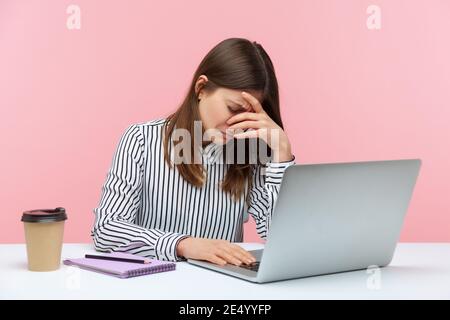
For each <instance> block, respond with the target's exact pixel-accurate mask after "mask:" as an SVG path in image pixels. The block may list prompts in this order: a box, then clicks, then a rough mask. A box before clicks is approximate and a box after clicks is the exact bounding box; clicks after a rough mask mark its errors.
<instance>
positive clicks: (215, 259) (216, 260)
mask: <svg viewBox="0 0 450 320" xmlns="http://www.w3.org/2000/svg"><path fill="white" fill-rule="evenodd" d="M207 260H208V261H209V262H212V263H215V264H218V265H220V266H224V265H226V264H227V262H226V261H225V260H224V259H222V258H220V257H218V256H216V255H214V254H213V255H211V256H210V257H209V258H208V259H207Z"/></svg>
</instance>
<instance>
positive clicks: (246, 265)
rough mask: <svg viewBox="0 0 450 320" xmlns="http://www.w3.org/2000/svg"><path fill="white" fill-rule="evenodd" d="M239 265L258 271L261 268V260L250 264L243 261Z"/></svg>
mask: <svg viewBox="0 0 450 320" xmlns="http://www.w3.org/2000/svg"><path fill="white" fill-rule="evenodd" d="M239 267H241V268H244V269H248V270H252V271H255V272H257V271H258V269H259V261H256V262H252V263H250V264H245V263H243V264H241V265H240V266H239Z"/></svg>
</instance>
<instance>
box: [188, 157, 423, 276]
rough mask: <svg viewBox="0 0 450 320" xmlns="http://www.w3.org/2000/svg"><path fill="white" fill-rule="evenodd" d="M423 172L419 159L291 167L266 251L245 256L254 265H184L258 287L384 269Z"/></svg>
mask: <svg viewBox="0 0 450 320" xmlns="http://www.w3.org/2000/svg"><path fill="white" fill-rule="evenodd" d="M420 167H421V160H420V159H405V160H386V161H365V162H345V163H323V164H295V165H292V166H290V167H288V168H287V169H286V171H285V174H284V176H283V180H282V183H281V186H280V191H279V194H278V199H277V201H276V204H275V207H274V211H273V214H272V221H271V225H270V228H269V232H268V236H267V239H266V243H265V246H264V249H262V250H253V251H249V252H250V253H251V254H252V255H253V256H254V257H255V258H256V260H257V261H256V262H255V263H254V264H252V265H245V264H242V265H241V266H235V265H232V264H226V265H225V266H220V265H217V264H214V263H211V262H207V261H202V260H194V259H188V260H187V261H188V263H190V264H193V265H196V266H199V267H203V268H207V269H211V270H214V271H217V272H221V273H224V274H227V275H230V276H234V277H237V278H240V279H243V280H247V281H251V282H256V283H265V282H273V281H280V280H287V279H295V278H302V277H310V276H317V275H324V274H332V273H339V272H345V271H353V270H361V269H366V268H369V267H371V268H373V267H374V266H377V267H380V268H381V267H385V266H387V265H388V264H389V263H390V262H391V260H392V257H393V255H394V251H395V248H396V244H397V241H398V240H399V236H400V231H401V228H402V225H403V220H404V217H405V214H406V212H407V210H408V206H409V202H410V199H411V196H412V193H413V189H414V186H415V183H416V179H417V176H418V174H419V169H420Z"/></svg>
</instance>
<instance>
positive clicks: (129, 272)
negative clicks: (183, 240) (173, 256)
mask: <svg viewBox="0 0 450 320" xmlns="http://www.w3.org/2000/svg"><path fill="white" fill-rule="evenodd" d="M103 256H112V257H119V258H134V259H136V257H137V256H136V255H132V254H128V253H122V252H114V253H108V254H104V255H103ZM139 258H143V257H139ZM63 263H64V264H65V265H67V266H77V267H79V268H82V269H85V270H90V271H95V272H99V273H103V274H108V275H111V276H115V277H119V278H122V279H123V278H130V277H137V276H143V275H147V274H152V273H158V272H164V271H172V270H175V267H176V263H174V262H170V261H161V260H156V259H150V263H145V264H143V263H134V262H123V261H112V260H100V259H90V258H79V259H66V260H64V261H63Z"/></svg>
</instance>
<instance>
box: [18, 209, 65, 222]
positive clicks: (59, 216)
mask: <svg viewBox="0 0 450 320" xmlns="http://www.w3.org/2000/svg"><path fill="white" fill-rule="evenodd" d="M64 220H67V214H66V209H64V208H62V207H57V208H55V209H36V210H29V211H24V212H23V214H22V219H21V221H23V222H57V221H64Z"/></svg>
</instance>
